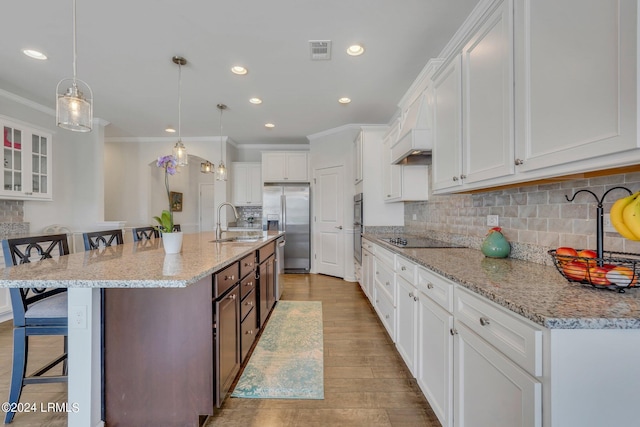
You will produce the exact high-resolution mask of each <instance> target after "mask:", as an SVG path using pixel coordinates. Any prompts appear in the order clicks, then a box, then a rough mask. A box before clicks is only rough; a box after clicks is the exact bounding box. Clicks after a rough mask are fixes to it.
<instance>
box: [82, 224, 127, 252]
mask: <svg viewBox="0 0 640 427" xmlns="http://www.w3.org/2000/svg"><path fill="white" fill-rule="evenodd" d="M82 238H83V240H84V250H85V251H88V250H91V249H98V248H100V247H107V246H112V245H121V244H123V243H124V239H123V237H122V230H119V229H118V230H105V231H92V232H88V233H83V234H82Z"/></svg>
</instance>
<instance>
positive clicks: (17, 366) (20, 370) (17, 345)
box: [4, 328, 28, 424]
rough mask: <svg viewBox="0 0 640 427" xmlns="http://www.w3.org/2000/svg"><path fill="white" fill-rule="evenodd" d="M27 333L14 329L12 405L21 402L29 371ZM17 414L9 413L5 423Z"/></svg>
mask: <svg viewBox="0 0 640 427" xmlns="http://www.w3.org/2000/svg"><path fill="white" fill-rule="evenodd" d="M27 351H28V342H27V333H26V331H25V329H24V328H14V330H13V367H12V371H11V388H10V389H9V400H8V402H9V403H11V404H15V403H18V402H19V401H20V394H22V386H23V380H24V375H25V373H26V370H27ZM14 415H15V412H13V411H9V412H7V415H6V416H5V418H4V423H5V424H9V423H10V422H11V421H13V416H14Z"/></svg>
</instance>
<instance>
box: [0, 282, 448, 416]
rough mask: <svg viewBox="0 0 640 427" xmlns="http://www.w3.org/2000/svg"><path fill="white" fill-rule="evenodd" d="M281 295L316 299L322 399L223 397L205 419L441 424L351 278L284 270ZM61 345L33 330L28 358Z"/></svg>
mask: <svg viewBox="0 0 640 427" xmlns="http://www.w3.org/2000/svg"><path fill="white" fill-rule="evenodd" d="M282 298H283V299H286V300H298V301H322V310H323V313H322V315H323V326H324V328H323V329H324V381H325V383H324V387H325V399H324V400H282V399H240V398H227V400H226V401H225V403H224V405H223V407H222V409H220V410H219V411H216V414H215V415H214V416H213V417H212V418H211V419H210V420H209V421H208V423H207V424H206V426H207V427H218V426H224V427H232V426H242V427H250V426H260V427H270V426H274V427H286V426H305V427H314V426H323V427H325V426H358V427H360V426H367V427H374V426H380V427H382V426H385V427H405V426H406V427H416V426H424V427H440V423H439V422H438V420H437V418H436V416H435V414H434V413H433V411H432V410H431V408H430V407H429V404H428V403H427V401H426V400H425V398H424V396H423V395H422V393H421V391H420V389H419V388H418V385H417V383H416V381H415V380H414V379H412V378H411V374H410V373H409V372H408V370H407V368H406V366H405V364H404V362H403V361H402V359H401V357H400V355H399V354H398V352H397V351H396V349H395V346H394V344H393V342H391V340H390V339H389V337H388V335H387V333H386V331H385V329H384V327H383V326H382V324H381V323H380V321H379V320H378V317H377V315H376V314H375V312H374V310H373V308H372V307H371V305H370V304H369V302H368V300H367V298H366V297H365V296H364V294H363V293H362V291H361V290H360V286H359V285H358V284H357V283H350V282H345V281H343V280H340V279H336V278H333V277H328V276H322V275H315V274H308V275H305V274H289V275H286V276H285V283H284V292H283V295H282ZM11 331H12V323H11V322H4V323H1V324H0V402H4V401H6V399H7V396H8V390H9V382H10V374H11V357H12V356H11V352H12V336H11V334H12V332H11ZM61 348H62V342H61V340H60V339H58V338H57V337H34V338H33V339H32V342H31V347H30V353H32V355H36V354H37V357H35V358H34V365H35V364H38V363H42V362H44V361H46V360H48V359H49V358H50V357H51V354H57V352H58V351H60V350H61ZM30 366H31V365H30ZM28 372H30V370H29V369H28ZM34 388H37V390H38V391H37V392H35V391H34ZM66 400H67V392H66V386H65V385H63V384H46V385H38V386H29V387H26V388H25V389H24V391H23V394H22V398H21V402H36V403H37V404H38V405H39V404H40V402H43V403H45V404H46V403H47V402H60V403H61V402H66ZM2 415H3V419H2V420H4V414H2ZM2 420H0V422H2ZM66 420H67V415H66V413H46V412H45V413H42V412H36V413H23V414H16V416H15V418H14V422H13V423H12V425H13V426H15V427H59V426H60V427H62V426H66V424H67V423H66Z"/></svg>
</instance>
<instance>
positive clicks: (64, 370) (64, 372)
mask: <svg viewBox="0 0 640 427" xmlns="http://www.w3.org/2000/svg"><path fill="white" fill-rule="evenodd" d="M68 349H69V337H68V336H66V335H65V336H64V354H66V355H67V357H66V358H65V359H64V360H63V361H62V375H67V372H68V364H67V361H68V360H69V350H68Z"/></svg>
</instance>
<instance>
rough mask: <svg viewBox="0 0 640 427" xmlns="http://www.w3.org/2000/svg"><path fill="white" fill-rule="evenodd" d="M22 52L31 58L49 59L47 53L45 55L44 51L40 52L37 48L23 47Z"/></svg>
mask: <svg viewBox="0 0 640 427" xmlns="http://www.w3.org/2000/svg"><path fill="white" fill-rule="evenodd" d="M22 53H24V54H25V55H27V56H28V57H29V58H33V59H39V60H41V61H44V60H45V59H47V55H45V54H44V53H42V52H38V51H37V50H33V49H23V50H22Z"/></svg>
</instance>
